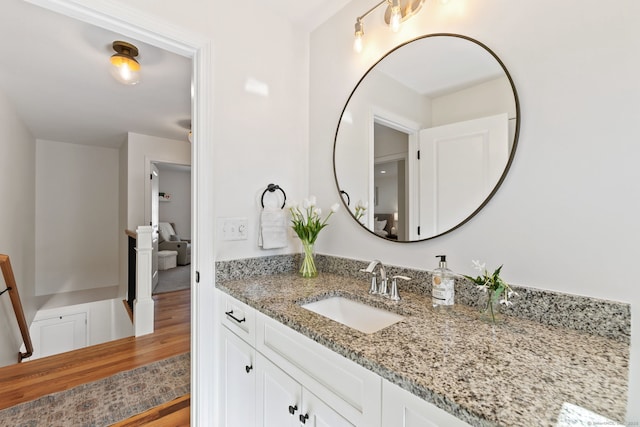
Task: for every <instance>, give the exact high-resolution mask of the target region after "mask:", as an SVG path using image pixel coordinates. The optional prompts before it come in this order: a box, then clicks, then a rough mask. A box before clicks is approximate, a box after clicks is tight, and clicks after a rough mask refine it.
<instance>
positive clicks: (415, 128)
mask: <svg viewBox="0 0 640 427" xmlns="http://www.w3.org/2000/svg"><path fill="white" fill-rule="evenodd" d="M375 123H378V124H382V125H384V126H387V127H390V128H391V129H395V130H397V131H400V132H403V133H406V134H407V135H408V140H409V146H408V155H407V163H406V165H407V172H406V173H407V180H406V184H407V189H406V195H405V197H407V200H408V202H409V209H408V217H407V227H406V230H407V233H408V236H407V238H408V239H409V240H417V239H419V236H418V233H417V227H418V225H420V224H419V219H420V202H419V198H418V195H419V194H420V180H419V176H418V171H419V168H418V159H417V157H416V155H415V153H417V152H418V146H419V140H420V129H421V125H420V123H418V122H415V121H413V120H411V119H407V118H406V117H403V116H400V115H398V114H397V113H394V112H392V111H389V110H386V109H384V108H381V107H378V106H376V105H373V106H371V109H370V111H369V147H368V149H369V165H370V166H369V194H371V195H372V196H371V197H370V198H369V205H370V206H375V205H374V204H373V194H374V193H373V192H374V175H375V174H374V165H375V158H374V155H375V154H374V124H375ZM373 211H374V209H369V212H368V216H369V224H373V216H374V213H373Z"/></svg>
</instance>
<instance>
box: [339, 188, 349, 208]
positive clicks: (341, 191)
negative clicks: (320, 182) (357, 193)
mask: <svg viewBox="0 0 640 427" xmlns="http://www.w3.org/2000/svg"><path fill="white" fill-rule="evenodd" d="M340 194H344V195H345V196H347V206H349V205H350V204H351V197H349V194H347V192H346V191H344V190H340Z"/></svg>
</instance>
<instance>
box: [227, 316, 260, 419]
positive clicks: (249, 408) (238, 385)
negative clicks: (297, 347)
mask: <svg viewBox="0 0 640 427" xmlns="http://www.w3.org/2000/svg"><path fill="white" fill-rule="evenodd" d="M221 329H222V353H223V355H222V358H223V360H222V373H221V377H222V378H223V386H222V387H223V395H222V399H223V401H224V404H223V414H222V425H223V426H227V427H237V426H253V425H255V407H256V400H255V399H256V398H255V396H256V393H255V392H256V381H255V380H256V378H255V377H256V375H255V369H254V361H255V360H254V359H255V350H254V349H253V348H252V347H251V346H250V345H249V344H247V343H246V342H244V341H242V340H241V339H240V338H238V337H237V336H236V335H235V334H234V333H233V332H231V331H229V330H228V329H227V328H224V327H223V328H221Z"/></svg>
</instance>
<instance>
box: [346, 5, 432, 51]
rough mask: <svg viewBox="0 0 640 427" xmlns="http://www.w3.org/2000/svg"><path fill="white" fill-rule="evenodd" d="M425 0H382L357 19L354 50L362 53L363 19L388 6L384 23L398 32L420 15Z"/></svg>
mask: <svg viewBox="0 0 640 427" xmlns="http://www.w3.org/2000/svg"><path fill="white" fill-rule="evenodd" d="M423 3H424V0H382V1H381V2H379V3H378V4H376V5H375V6H373V7H372V8H371V9H369V10H367V11H366V12H365V13H363V14H362V15H361V16H358V17H357V18H356V30H355V33H354V35H355V40H354V43H353V49H354V50H355V51H356V52H358V53H360V52H361V51H362V37H363V36H364V25H363V23H362V19H364V18H365V17H366V16H367V15H369V14H370V13H371V12H373V11H374V10H376V9H377V8H378V7H380V6H382V5H383V4H386V5H387V10H386V11H385V13H384V21H385V22H386V23H387V24H388V25H389V26H390V27H391V29H392V30H393V31H394V32H396V31H398V30H399V29H400V24H401V23H402V22H404V21H406V20H407V19H409V18H411V17H412V16H413V15H415V14H416V13H418V11H419V10H420V8H421V7H422V4H423Z"/></svg>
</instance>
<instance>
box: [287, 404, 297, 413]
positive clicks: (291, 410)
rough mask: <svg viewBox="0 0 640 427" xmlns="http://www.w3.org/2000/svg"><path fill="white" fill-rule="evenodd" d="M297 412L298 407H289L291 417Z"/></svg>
mask: <svg viewBox="0 0 640 427" xmlns="http://www.w3.org/2000/svg"><path fill="white" fill-rule="evenodd" d="M297 410H298V405H295V406H291V405H289V413H290V414H291V415H293V414H295V413H296V411H297Z"/></svg>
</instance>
